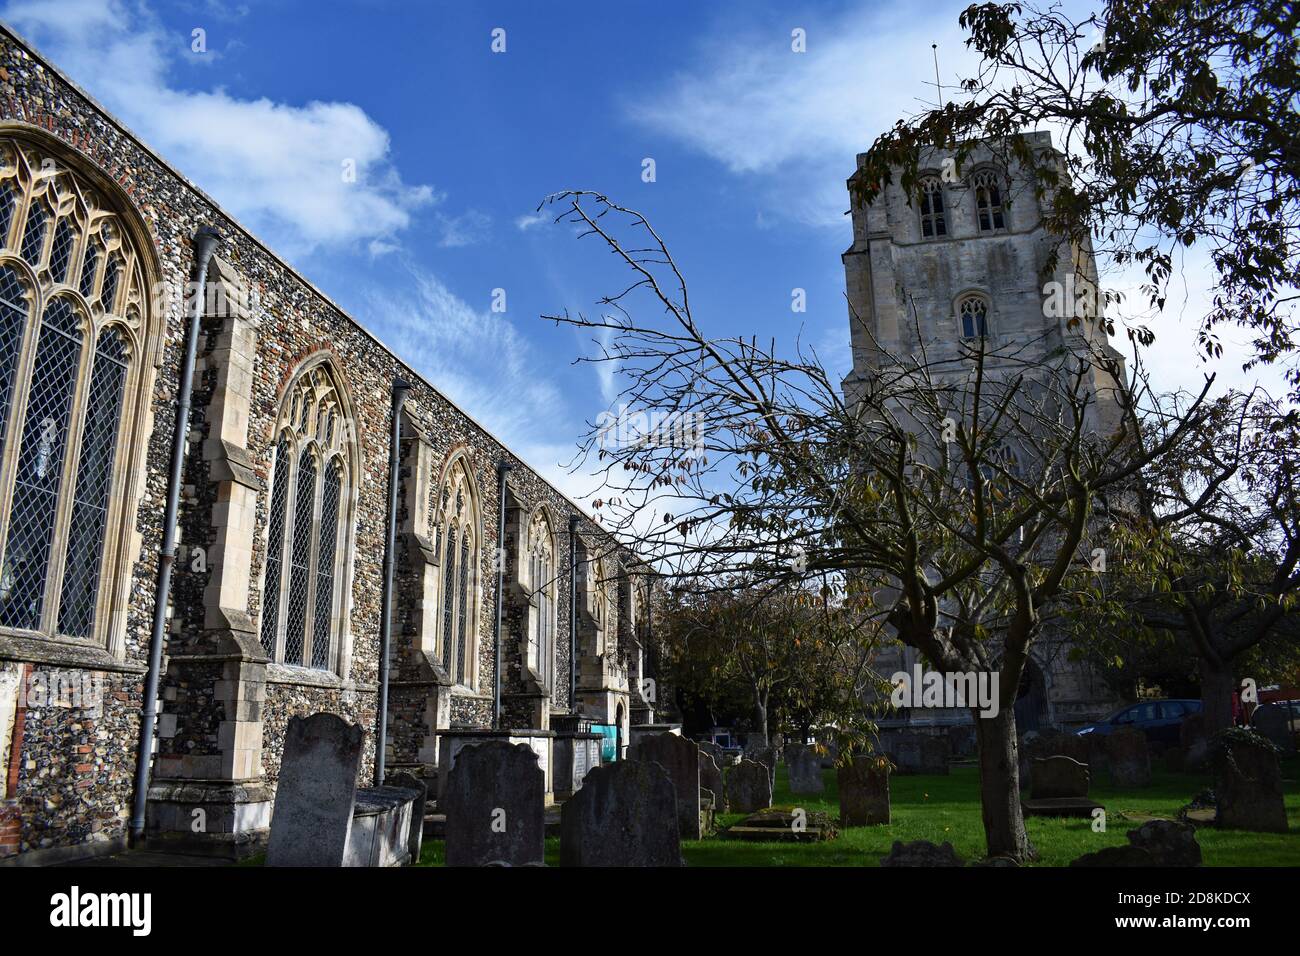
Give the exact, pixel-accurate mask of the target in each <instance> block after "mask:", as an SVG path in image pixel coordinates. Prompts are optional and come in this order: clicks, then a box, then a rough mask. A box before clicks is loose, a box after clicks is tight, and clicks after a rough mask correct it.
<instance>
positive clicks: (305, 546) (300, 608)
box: [283, 450, 316, 664]
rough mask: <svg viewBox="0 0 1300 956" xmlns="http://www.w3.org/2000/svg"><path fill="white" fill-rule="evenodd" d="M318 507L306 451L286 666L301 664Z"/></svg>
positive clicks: (297, 503) (296, 516) (297, 502)
mask: <svg viewBox="0 0 1300 956" xmlns="http://www.w3.org/2000/svg"><path fill="white" fill-rule="evenodd" d="M315 506H316V462H315V461H314V460H313V459H312V457H311V453H310V452H309V451H307V450H304V451H303V453H302V455H301V457H300V458H299V461H298V487H297V489H296V490H295V492H294V508H293V550H292V552H291V554H292V559H291V562H290V567H289V604H288V608H287V610H286V612H285V613H286V620H287V623H286V625H285V629H284V658H283V660H284V663H286V664H301V663H302V651H303V647H304V645H305V644H306V627H307V591H308V588H309V586H310V584H311V582H310V580H309V577H308V576H309V575H310V574H311V550H312V534H311V523H312V512H313V511H314V510H315Z"/></svg>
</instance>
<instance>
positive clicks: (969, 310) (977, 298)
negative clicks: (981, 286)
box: [957, 293, 989, 339]
mask: <svg viewBox="0 0 1300 956" xmlns="http://www.w3.org/2000/svg"><path fill="white" fill-rule="evenodd" d="M957 319H958V321H959V322H960V324H961V337H962V338H963V339H982V338H984V337H985V336H987V335H988V334H989V302H988V299H986V298H985V297H984V296H982V295H980V294H978V293H973V294H970V295H964V296H962V297H961V298H960V299H959V300H958V301H957Z"/></svg>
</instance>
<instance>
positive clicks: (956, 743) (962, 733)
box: [948, 724, 975, 757]
mask: <svg viewBox="0 0 1300 956" xmlns="http://www.w3.org/2000/svg"><path fill="white" fill-rule="evenodd" d="M948 746H949V748H951V750H952V753H953V756H955V757H972V756H974V755H975V725H974V724H954V725H953V726H951V727H949V728H948Z"/></svg>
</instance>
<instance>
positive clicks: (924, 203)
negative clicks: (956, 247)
mask: <svg viewBox="0 0 1300 956" xmlns="http://www.w3.org/2000/svg"><path fill="white" fill-rule="evenodd" d="M947 234H948V221H947V216H946V214H945V212H944V206H943V183H942V182H941V181H940V180H939V177H938V176H927V177H925V179H923V180H921V235H922V236H924V237H925V238H926V239H937V238H939V237H940V236H946V235H947Z"/></svg>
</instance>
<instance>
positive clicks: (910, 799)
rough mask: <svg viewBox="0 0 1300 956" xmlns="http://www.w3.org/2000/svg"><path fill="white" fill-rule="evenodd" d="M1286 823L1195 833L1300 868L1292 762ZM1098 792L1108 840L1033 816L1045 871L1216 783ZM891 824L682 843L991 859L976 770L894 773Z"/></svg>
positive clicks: (1211, 854)
mask: <svg viewBox="0 0 1300 956" xmlns="http://www.w3.org/2000/svg"><path fill="white" fill-rule="evenodd" d="M1282 775H1283V778H1284V787H1285V790H1286V809H1287V818H1288V820H1289V821H1290V824H1291V832H1290V833H1247V832H1244V831H1237V830H1216V829H1214V828H1213V827H1202V828H1200V829H1198V830H1197V831H1196V839H1197V841H1198V842H1199V843H1200V844H1201V849H1202V851H1203V853H1204V857H1205V865H1206V866H1300V760H1294V759H1293V760H1288V761H1285V762H1284V763H1283V770H1282ZM823 776H824V779H825V781H826V792H825V793H823V794H822V795H821V796H819V797H816V798H810V797H807V796H802V797H800V796H796V795H794V794H792V793H790V791H789V788H788V787H787V785H786V773H785V767H778V768H777V772H776V794H775V797H774V799H775V803H776V805H777V806H782V807H802V808H804V809H805V810H808V811H817V810H820V811H822V812H824V813H826V814H828V815H829V816H830V817H831V819H832V820H835V821H838V819H839V798H838V796H837V794H836V786H835V772H834V771H831V770H828V771H825V772H824V774H823ZM1100 776H1101V777H1102V780H1101V781H1100V782H1098V783H1095V784H1094V785H1093V787H1092V789H1091V791H1090V792H1091V794H1092V796H1094V797H1096V798H1097V799H1098V800H1100V801H1101V802H1102V803H1103V804H1104V805H1105V807H1106V814H1107V827H1106V832H1105V833H1094V832H1092V821H1090V820H1087V819H1077V818H1073V819H1051V818H1045V817H1031V818H1030V819H1029V821H1028V822H1029V836H1030V839H1031V840H1033V843H1034V846H1035V847H1036V848H1037V850H1038V853H1039V860H1038V862H1037V863H1036V864H1035V865H1036V866H1065V865H1066V864H1068V863H1069V862H1070V861H1071V860H1073V859H1074V858H1075V857H1078V856H1082V855H1083V854H1084V853H1091V852H1092V851H1093V850H1100V849H1101V848H1102V847H1106V846H1122V845H1124V844H1126V843H1127V842H1128V838H1127V836H1126V834H1127V832H1128V831H1129V830H1131V829H1133V828H1134V827H1137V826H1139V825H1140V824H1141V822H1142V820H1141V819H1126V815H1129V814H1133V815H1148V816H1157V817H1169V818H1172V817H1173V816H1174V814H1176V813H1177V812H1178V809H1179V808H1180V807H1182V806H1183V805H1184V804H1186V803H1187V802H1188V801H1190V800H1191V798H1192V796H1193V795H1194V794H1195V793H1196V792H1197V791H1199V790H1201V789H1203V788H1205V787H1208V786H1210V783H1211V781H1210V778H1209V777H1208V776H1206V777H1201V776H1197V775H1194V774H1171V773H1165V772H1164V771H1153V773H1152V781H1151V786H1149V787H1147V788H1145V789H1143V790H1116V789H1114V788H1113V787H1111V786H1110V784H1109V782H1108V781H1107V779H1106V774H1105V773H1104V772H1103V773H1102V774H1100ZM889 786H890V798H891V802H892V806H891V816H892V821H893V822H891V823H890V824H889V826H877V827H853V828H850V829H845V830H840V832H839V836H837V837H836V838H835V839H834V840H829V841H827V842H825V843H749V842H744V841H740V840H728V839H726V838H725V837H723V836H722V835H720V833H717V834H714V835H712V836H709V837H706V838H704V839H703V840H688V841H684V842H683V844H682V855H683V856H685V857H686V862H687V864H688V865H690V866H878V865H879V864H880V858H881V857H882V856H885V855H886V854H887V853H888V852H889V848H890V847H891V846H892V845H893V842H894V841H895V840H903V841H904V842H907V841H909V840H929V841H931V842H932V843H943V842H944V841H945V840H947V841H949V842H950V843H952V845H953V846H954V847H955V848H956V850H957V853H958V854H959V855H961V856H962V858H963V859H966V860H975V859H978V858H979V857H982V856H983V855H984V827H983V824H982V823H981V822H980V804H979V775H978V771H977V770H976V768H975V767H974V766H973V765H967V766H954V767H953V768H952V773H951V774H950V775H949V776H947V777H918V776H900V775H895V776H894V777H892V778H891V780H890V784H889ZM743 817H744V814H740V813H727V814H722V815H721V816H720V817H719V819H718V825H719V830H721V828H722V827H725V826H730V825H731V824H734V823H737V822H739V821H740V820H741V819H743ZM442 862H443V844H442V841H441V840H431V841H429V842H427V843H426V844H425V845H424V851H423V852H422V853H421V854H420V865H421V866H441V865H442ZM546 862H547V863H548V864H549V865H551V866H558V865H559V862H560V841H559V839H558V838H554V837H552V838H548V839H547V841H546Z"/></svg>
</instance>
